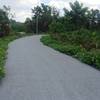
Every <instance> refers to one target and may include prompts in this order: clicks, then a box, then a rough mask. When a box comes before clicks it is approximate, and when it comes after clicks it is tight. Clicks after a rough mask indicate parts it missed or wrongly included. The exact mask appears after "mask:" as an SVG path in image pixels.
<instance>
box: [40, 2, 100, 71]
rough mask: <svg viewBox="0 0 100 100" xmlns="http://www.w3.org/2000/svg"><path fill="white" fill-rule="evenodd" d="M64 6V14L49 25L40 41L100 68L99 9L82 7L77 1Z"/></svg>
mask: <svg viewBox="0 0 100 100" xmlns="http://www.w3.org/2000/svg"><path fill="white" fill-rule="evenodd" d="M70 7H71V10H67V9H65V8H64V16H63V17H60V16H59V17H58V18H57V19H55V20H54V21H52V23H51V24H50V25H49V35H48V36H43V37H42V38H41V41H42V42H43V43H44V44H45V45H47V46H50V47H52V48H54V49H56V50H58V51H60V52H62V53H65V54H67V55H70V56H73V57H75V58H77V59H79V60H80V61H82V62H84V63H86V64H89V65H91V66H93V67H94V68H97V69H100V29H99V28H100V10H98V9H95V10H94V9H91V10H89V8H88V7H84V6H83V4H81V3H79V2H78V1H76V2H74V3H70Z"/></svg>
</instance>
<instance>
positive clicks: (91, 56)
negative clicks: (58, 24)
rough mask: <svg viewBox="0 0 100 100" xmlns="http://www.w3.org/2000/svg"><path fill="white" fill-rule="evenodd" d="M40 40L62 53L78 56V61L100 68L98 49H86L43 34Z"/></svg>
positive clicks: (99, 51)
mask: <svg viewBox="0 0 100 100" xmlns="http://www.w3.org/2000/svg"><path fill="white" fill-rule="evenodd" d="M41 41H42V42H43V43H44V44H45V45H48V46H50V47H52V48H54V49H56V50H58V51H60V52H62V53H65V54H67V55H71V56H73V57H75V58H78V59H79V60H80V61H82V62H84V63H86V64H89V65H92V66H93V67H95V68H97V69H100V50H98V52H97V51H96V50H91V51H87V50H86V49H85V48H83V47H82V46H80V45H76V44H72V43H66V44H63V43H62V42H58V40H55V39H54V38H52V37H51V36H43V37H42V38H41Z"/></svg>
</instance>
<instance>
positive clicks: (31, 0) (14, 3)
mask: <svg viewBox="0 0 100 100" xmlns="http://www.w3.org/2000/svg"><path fill="white" fill-rule="evenodd" d="M74 1H76V0H0V7H1V6H2V5H6V6H10V7H11V10H12V12H13V13H15V18H14V19H15V20H17V21H20V22H24V21H25V19H26V17H30V18H31V8H34V6H36V5H38V4H40V3H45V4H48V5H50V6H55V7H57V8H58V9H63V8H64V7H66V8H68V9H69V2H74ZM78 1H79V2H82V3H83V4H84V5H85V6H88V7H90V8H94V9H96V8H98V9H100V0H78Z"/></svg>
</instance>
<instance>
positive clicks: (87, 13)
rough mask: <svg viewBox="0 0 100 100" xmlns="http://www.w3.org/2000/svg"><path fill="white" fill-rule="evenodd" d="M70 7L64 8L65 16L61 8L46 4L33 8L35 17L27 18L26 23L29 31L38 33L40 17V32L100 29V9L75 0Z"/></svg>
mask: <svg viewBox="0 0 100 100" xmlns="http://www.w3.org/2000/svg"><path fill="white" fill-rule="evenodd" d="M70 8H71V10H69V9H66V8H64V9H63V11H64V16H60V13H59V10H58V9H57V8H54V7H50V6H48V5H45V4H41V6H37V7H34V9H32V14H33V17H32V18H31V19H29V18H27V19H26V21H25V25H26V28H27V31H29V32H34V33H36V23H37V18H38V30H39V32H48V31H52V32H66V31H74V30H78V29H80V28H85V29H88V30H92V31H97V30H98V31H99V30H100V10H99V9H91V10H89V8H88V7H84V5H83V4H82V3H79V2H78V1H75V2H74V3H70Z"/></svg>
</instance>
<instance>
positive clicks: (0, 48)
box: [0, 33, 26, 79]
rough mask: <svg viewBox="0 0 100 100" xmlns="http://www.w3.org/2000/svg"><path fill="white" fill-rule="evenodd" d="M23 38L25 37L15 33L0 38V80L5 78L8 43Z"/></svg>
mask: <svg viewBox="0 0 100 100" xmlns="http://www.w3.org/2000/svg"><path fill="white" fill-rule="evenodd" d="M24 36H26V34H20V33H15V34H11V35H9V36H5V37H2V38H0V79H1V78H3V77H4V76H5V69H4V65H5V59H6V53H7V49H8V44H9V42H11V41H13V40H15V39H18V38H20V37H24Z"/></svg>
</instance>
